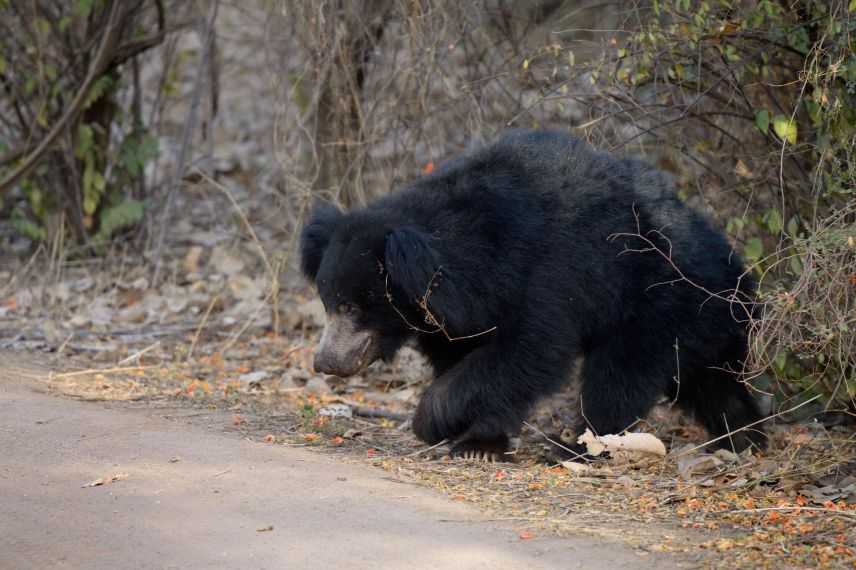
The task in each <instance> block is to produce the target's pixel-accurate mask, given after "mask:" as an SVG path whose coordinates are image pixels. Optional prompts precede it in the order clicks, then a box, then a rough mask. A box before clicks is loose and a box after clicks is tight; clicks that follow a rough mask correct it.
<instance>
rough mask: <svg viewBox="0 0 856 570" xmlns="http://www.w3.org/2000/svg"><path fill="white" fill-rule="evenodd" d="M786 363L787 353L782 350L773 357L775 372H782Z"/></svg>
mask: <svg viewBox="0 0 856 570" xmlns="http://www.w3.org/2000/svg"><path fill="white" fill-rule="evenodd" d="M787 363H788V353H787V352H785V351H784V350H780V351H779V352H777V353H776V356H775V357H773V368H774V369H775V370H776V372H779V373H781V372H784V370H785V365H786V364H787Z"/></svg>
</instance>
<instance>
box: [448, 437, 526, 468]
mask: <svg viewBox="0 0 856 570" xmlns="http://www.w3.org/2000/svg"><path fill="white" fill-rule="evenodd" d="M508 443H509V442H508V437H506V436H499V437H495V438H491V439H464V440H462V441H459V442H458V443H456V444H455V445H453V446H452V451H451V456H452V457H455V458H460V459H467V460H470V461H484V462H485V463H496V462H497V461H511V460H512V458H511V456H510V455H508Z"/></svg>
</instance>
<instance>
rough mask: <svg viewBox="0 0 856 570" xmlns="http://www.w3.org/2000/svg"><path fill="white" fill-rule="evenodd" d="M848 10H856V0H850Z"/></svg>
mask: <svg viewBox="0 0 856 570" xmlns="http://www.w3.org/2000/svg"><path fill="white" fill-rule="evenodd" d="M847 11H848V12H856V0H850V6H848V7H847Z"/></svg>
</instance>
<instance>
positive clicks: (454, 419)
mask: <svg viewBox="0 0 856 570" xmlns="http://www.w3.org/2000/svg"><path fill="white" fill-rule="evenodd" d="M467 427H469V422H468V421H467V419H466V415H465V409H464V408H463V407H462V406H461V402H458V401H455V400H452V399H450V398H449V390H448V388H447V386H446V384H445V383H443V382H439V381H437V380H435V381H434V382H433V383H432V384H431V385H430V386H428V388H427V389H426V390H425V392H423V393H422V399H421V400H419V406H418V407H417V408H416V414H415V415H414V416H413V432H414V433H415V434H416V437H418V438H419V439H421V440H422V441H424V442H425V443H428V444H430V445H434V444H436V443H439V442H441V441H443V440H444V439H448V440H452V439H455V438H457V437H458V436H460V435H461V434H462V433H463V432H464V431H465V430H466V429H467Z"/></svg>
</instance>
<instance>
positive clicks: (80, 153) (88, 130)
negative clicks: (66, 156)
mask: <svg viewBox="0 0 856 570" xmlns="http://www.w3.org/2000/svg"><path fill="white" fill-rule="evenodd" d="M94 135H95V134H94V133H93V132H92V127H90V126H89V125H86V124H83V123H81V124H80V126H78V127H77V144H76V145H75V147H74V156H76V157H77V158H81V159H82V158H84V157H85V156H86V155H88V154H89V153H90V151H91V150H92V146H93V142H94V140H95V139H94Z"/></svg>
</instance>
